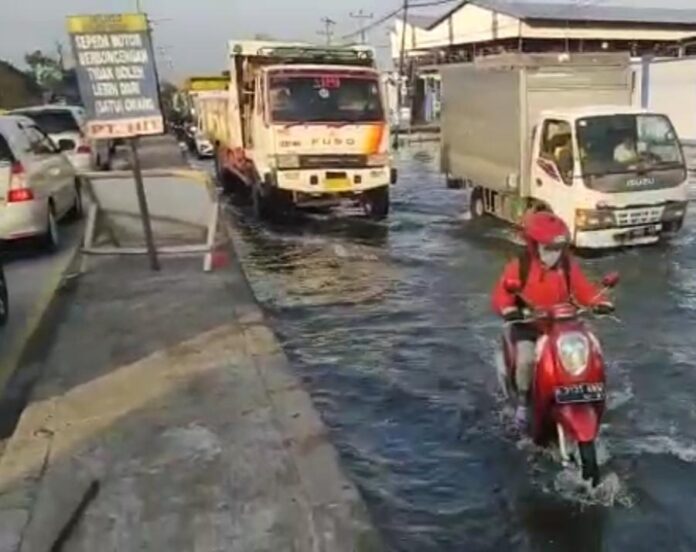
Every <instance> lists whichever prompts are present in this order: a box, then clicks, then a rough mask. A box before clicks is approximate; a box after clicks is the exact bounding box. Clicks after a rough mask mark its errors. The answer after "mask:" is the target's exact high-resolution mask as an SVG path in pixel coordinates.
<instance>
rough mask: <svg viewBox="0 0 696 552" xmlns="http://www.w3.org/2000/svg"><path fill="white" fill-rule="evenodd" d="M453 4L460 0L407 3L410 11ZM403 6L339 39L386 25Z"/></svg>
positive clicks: (460, 0)
mask: <svg viewBox="0 0 696 552" xmlns="http://www.w3.org/2000/svg"><path fill="white" fill-rule="evenodd" d="M453 2H460V3H461V2H462V0H432V1H430V2H418V3H409V8H410V9H415V8H428V7H432V6H442V5H443V4H451V3H453ZM403 9H404V8H403V6H399V7H398V8H396V9H395V10H393V11H390V12H389V13H386V14H384V15H383V16H382V17H380V18H379V19H377V20H376V21H374V22H373V23H370V24H369V25H367V26H365V27H362V28H360V29H358V30H357V31H354V32H352V33H348V34H346V35H343V36H342V37H341V38H342V39H344V40H347V39H349V38H353V37H354V36H358V35H360V34H362V33H366V32H367V31H370V30H372V29H374V28H375V27H379V26H380V25H382V24H383V23H386V22H387V21H389V20H390V19H392V18H394V17H397V16H398V15H399V14H401V12H402V11H403Z"/></svg>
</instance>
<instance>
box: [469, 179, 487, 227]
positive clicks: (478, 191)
mask: <svg viewBox="0 0 696 552" xmlns="http://www.w3.org/2000/svg"><path fill="white" fill-rule="evenodd" d="M469 211H470V212H471V218H472V219H473V220H476V219H480V218H481V217H483V216H484V215H485V214H486V204H485V203H484V201H483V188H481V187H479V186H476V187H475V188H474V189H473V190H471V196H470V198H469Z"/></svg>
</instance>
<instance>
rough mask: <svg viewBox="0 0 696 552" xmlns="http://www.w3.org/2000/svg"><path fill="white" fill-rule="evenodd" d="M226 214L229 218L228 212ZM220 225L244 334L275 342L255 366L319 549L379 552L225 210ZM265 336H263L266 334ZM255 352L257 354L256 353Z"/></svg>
mask: <svg viewBox="0 0 696 552" xmlns="http://www.w3.org/2000/svg"><path fill="white" fill-rule="evenodd" d="M225 215H227V216H225ZM221 227H222V228H223V229H224V232H225V233H226V234H227V245H228V247H229V249H231V252H232V256H233V259H232V262H233V263H237V265H238V270H239V273H240V274H241V276H242V278H243V280H244V283H245V286H246V288H247V291H248V294H249V298H248V299H249V303H250V304H251V305H252V308H251V309H245V310H246V312H244V313H238V316H239V319H240V323H241V324H242V325H243V326H245V328H246V329H245V332H255V333H256V334H257V339H260V340H262V341H263V340H266V341H270V342H272V345H273V348H274V349H275V350H276V351H277V352H276V353H275V357H274V358H275V360H274V362H273V363H272V364H273V366H264V365H261V364H260V363H257V366H256V369H257V371H258V373H259V377H260V378H261V381H262V382H263V384H264V387H265V389H266V393H267V394H268V397H269V401H270V403H271V407H272V408H273V410H274V415H275V418H276V423H277V425H278V429H279V431H280V433H281V434H282V436H283V440H284V442H285V443H286V446H287V450H288V452H289V454H290V457H291V458H292V461H293V463H294V466H295V470H296V471H297V475H298V477H299V479H300V481H301V484H302V487H303V489H304V494H305V499H306V501H307V504H308V505H309V508H310V509H311V510H312V513H313V514H312V523H313V525H314V532H315V537H316V541H315V542H316V544H317V545H318V546H317V549H318V550H335V551H337V552H338V551H340V550H348V547H350V550H351V552H378V551H382V550H385V549H386V547H385V545H384V542H383V540H382V536H381V534H380V532H379V531H378V530H377V528H376V526H375V525H374V522H373V520H372V518H371V516H370V513H369V511H368V509H367V505H366V504H365V501H364V499H363V497H362V495H361V494H360V491H359V490H358V488H357V486H356V485H355V483H354V482H353V480H352V479H351V478H350V477H349V476H348V474H347V473H346V471H345V469H344V467H343V465H342V463H341V460H340V456H339V454H338V451H337V450H336V447H335V446H334V445H333V443H332V442H331V441H330V438H329V430H328V428H327V427H326V425H325V424H324V422H323V420H322V419H321V416H320V414H319V412H318V411H317V409H316V408H315V406H314V402H313V401H312V398H311V396H310V394H309V392H308V391H306V390H305V388H304V385H303V384H302V383H301V381H300V378H299V377H298V376H297V375H296V374H295V373H294V371H293V370H292V367H291V366H290V362H289V361H288V359H287V357H286V355H285V352H284V351H283V348H282V345H281V343H280V340H279V339H278V337H277V335H276V333H275V332H274V330H273V328H272V326H271V324H270V323H269V321H268V318H267V316H266V314H265V311H264V309H263V306H262V305H261V304H260V303H259V301H258V299H257V298H256V295H255V294H254V291H253V288H252V287H251V283H250V281H249V277H248V275H247V273H246V271H245V270H244V266H243V265H242V263H241V261H240V256H239V254H238V247H237V245H236V244H237V240H238V238H236V237H235V236H236V235H237V232H236V229H235V228H234V225H233V222H232V221H231V220H230V217H229V214H228V213H223V217H222V220H221ZM264 334H265V335H264ZM252 356H253V352H252ZM340 511H343V512H344V513H345V512H349V519H350V526H345V525H342V524H340V521H339V524H340V525H339V526H336V525H335V524H336V522H337V520H338V519H339V518H340V515H339V516H338V517H335V514H336V513H338V512H340ZM329 526H332V527H333V529H334V530H335V532H336V533H337V534H338V535H341V536H342V539H341V540H342V542H324V541H323V539H322V536H321V535H322V533H326V534H329V533H331V531H324V529H325V528H327V527H329Z"/></svg>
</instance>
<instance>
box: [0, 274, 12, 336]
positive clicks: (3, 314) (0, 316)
mask: <svg viewBox="0 0 696 552" xmlns="http://www.w3.org/2000/svg"><path fill="white" fill-rule="evenodd" d="M9 316H10V298H9V294H8V293H7V280H6V279H5V270H4V269H3V268H2V265H0V326H4V325H5V324H7V319H8V318H9Z"/></svg>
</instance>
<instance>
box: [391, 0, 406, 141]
mask: <svg viewBox="0 0 696 552" xmlns="http://www.w3.org/2000/svg"><path fill="white" fill-rule="evenodd" d="M401 9H402V11H403V19H402V22H401V51H400V52H399V74H398V75H397V83H398V85H399V89H398V94H397V95H396V97H397V108H398V109H397V112H396V113H397V117H398V119H399V122H401V112H402V108H403V106H404V104H405V103H406V98H405V97H404V96H406V91H405V90H404V88H405V86H404V85H406V86H408V84H407V83H406V79H405V75H404V68H405V67H404V66H405V65H406V24H407V22H408V0H404V5H403V7H402V8H401ZM398 147H399V140H398V138H395V141H394V149H398Z"/></svg>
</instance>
